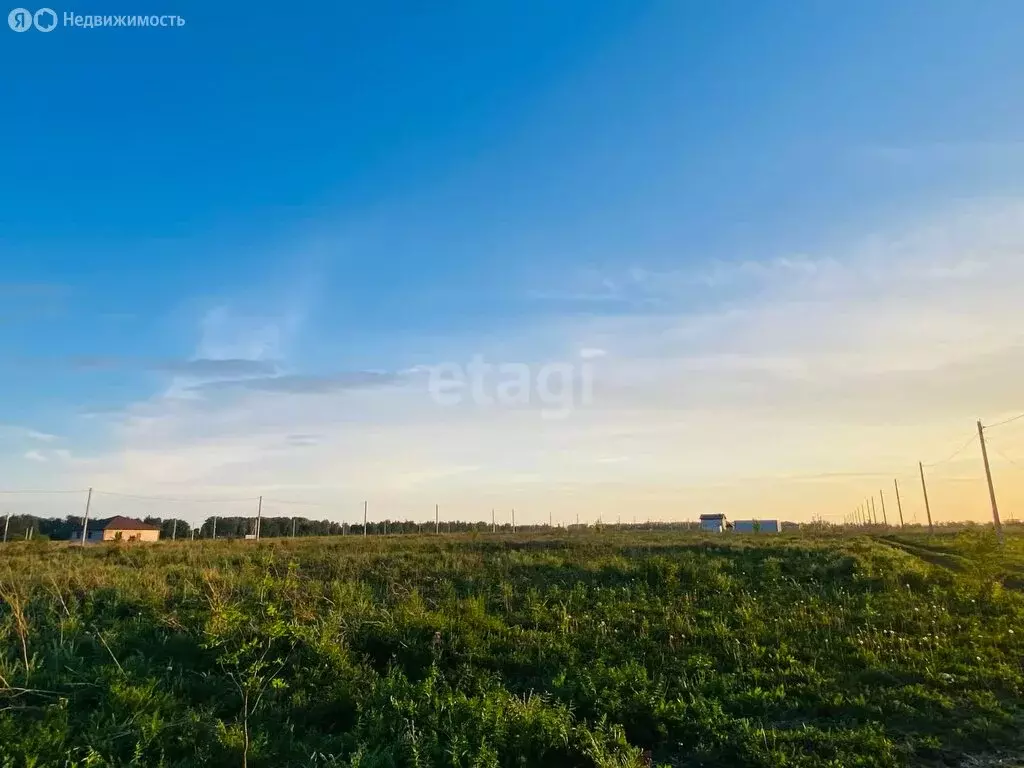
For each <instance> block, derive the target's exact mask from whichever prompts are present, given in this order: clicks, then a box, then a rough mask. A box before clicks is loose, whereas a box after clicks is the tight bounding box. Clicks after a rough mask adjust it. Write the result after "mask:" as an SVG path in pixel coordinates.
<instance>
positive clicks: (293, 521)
mask: <svg viewBox="0 0 1024 768" xmlns="http://www.w3.org/2000/svg"><path fill="white" fill-rule="evenodd" d="M292 538H293V539H294V538H295V518H294V517H293V518H292Z"/></svg>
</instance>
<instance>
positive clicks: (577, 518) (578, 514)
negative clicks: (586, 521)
mask: <svg viewBox="0 0 1024 768" xmlns="http://www.w3.org/2000/svg"><path fill="white" fill-rule="evenodd" d="M633 522H634V523H635V522H636V518H635V517H634V518H633ZM576 527H577V528H579V527H580V513H579V512H577V513H576Z"/></svg>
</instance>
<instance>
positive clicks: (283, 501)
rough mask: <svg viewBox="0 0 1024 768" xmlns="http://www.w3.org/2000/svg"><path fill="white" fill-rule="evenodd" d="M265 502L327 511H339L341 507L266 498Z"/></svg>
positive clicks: (313, 502)
mask: <svg viewBox="0 0 1024 768" xmlns="http://www.w3.org/2000/svg"><path fill="white" fill-rule="evenodd" d="M263 501H265V502H267V503H269V504H294V505H296V506H300V507H324V508H327V509H337V508H338V507H339V506H340V505H338V504H324V503H322V502H317V501H289V500H288V499H271V498H269V497H266V496H264V497H263Z"/></svg>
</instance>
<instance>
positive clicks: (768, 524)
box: [732, 520, 779, 533]
mask: <svg viewBox="0 0 1024 768" xmlns="http://www.w3.org/2000/svg"><path fill="white" fill-rule="evenodd" d="M732 530H733V532H734V533H778V532H779V521H778V520H736V521H734V522H733V524H732Z"/></svg>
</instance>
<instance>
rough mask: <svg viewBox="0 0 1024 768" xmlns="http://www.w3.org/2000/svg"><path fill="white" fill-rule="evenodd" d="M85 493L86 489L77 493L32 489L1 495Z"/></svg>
mask: <svg viewBox="0 0 1024 768" xmlns="http://www.w3.org/2000/svg"><path fill="white" fill-rule="evenodd" d="M85 492H86V489H85V488H81V489H79V490H77V491H44V490H41V489H37V488H31V489H28V490H24V491H0V493H5V494H15V493H43V494H54V493H85Z"/></svg>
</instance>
